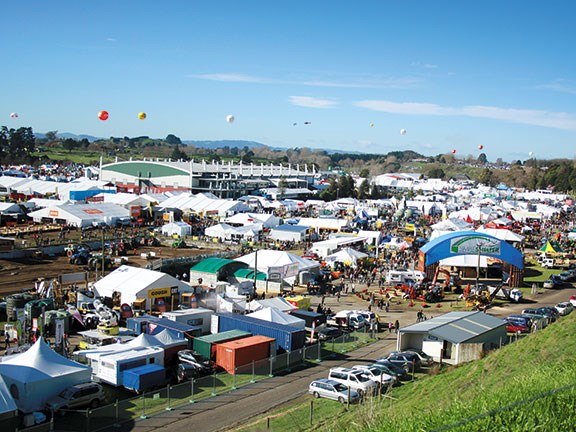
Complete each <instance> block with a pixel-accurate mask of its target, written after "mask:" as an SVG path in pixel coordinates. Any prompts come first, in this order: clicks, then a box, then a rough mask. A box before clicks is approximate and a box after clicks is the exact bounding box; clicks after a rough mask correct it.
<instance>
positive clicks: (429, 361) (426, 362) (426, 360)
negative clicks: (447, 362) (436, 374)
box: [402, 348, 434, 367]
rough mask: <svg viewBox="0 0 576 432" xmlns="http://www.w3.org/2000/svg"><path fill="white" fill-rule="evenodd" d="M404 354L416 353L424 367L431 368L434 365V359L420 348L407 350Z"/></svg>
mask: <svg viewBox="0 0 576 432" xmlns="http://www.w3.org/2000/svg"><path fill="white" fill-rule="evenodd" d="M402 352H407V353H414V354H416V355H417V356H418V358H419V359H420V363H421V364H422V366H424V367H430V366H432V365H433V364H434V359H433V358H432V357H431V356H429V355H428V354H426V353H425V352H424V351H422V350H421V349H418V348H405V349H404V350H403V351H402Z"/></svg>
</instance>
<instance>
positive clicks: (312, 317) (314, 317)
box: [290, 309, 326, 331]
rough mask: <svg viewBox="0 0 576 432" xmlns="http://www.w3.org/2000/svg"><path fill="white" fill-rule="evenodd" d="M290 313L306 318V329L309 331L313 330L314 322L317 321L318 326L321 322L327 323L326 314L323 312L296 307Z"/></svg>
mask: <svg viewBox="0 0 576 432" xmlns="http://www.w3.org/2000/svg"><path fill="white" fill-rule="evenodd" d="M290 315H292V316H295V317H296V318H300V319H302V320H304V322H305V323H306V330H308V331H310V330H312V324H313V323H314V322H315V323H316V327H318V326H319V325H321V324H326V315H324V314H321V313H317V312H312V311H307V310H303V309H296V310H293V311H292V312H290Z"/></svg>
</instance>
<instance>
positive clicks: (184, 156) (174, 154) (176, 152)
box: [170, 144, 190, 161]
mask: <svg viewBox="0 0 576 432" xmlns="http://www.w3.org/2000/svg"><path fill="white" fill-rule="evenodd" d="M170 158H171V159H174V160H180V159H182V160H185V161H187V160H190V158H188V155H187V154H186V153H185V152H183V151H182V150H180V147H179V146H178V144H176V147H174V150H173V151H172V155H171V156H170Z"/></svg>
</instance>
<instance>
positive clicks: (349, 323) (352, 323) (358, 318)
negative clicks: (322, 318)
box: [326, 310, 367, 330]
mask: <svg viewBox="0 0 576 432" xmlns="http://www.w3.org/2000/svg"><path fill="white" fill-rule="evenodd" d="M326 324H327V325H329V326H332V327H340V328H344V329H349V330H360V329H363V328H364V327H365V326H366V325H367V323H366V318H364V315H362V314H361V313H358V312H354V311H349V310H343V311H340V312H338V313H336V314H335V315H332V316H331V317H329V318H328V319H327V320H326Z"/></svg>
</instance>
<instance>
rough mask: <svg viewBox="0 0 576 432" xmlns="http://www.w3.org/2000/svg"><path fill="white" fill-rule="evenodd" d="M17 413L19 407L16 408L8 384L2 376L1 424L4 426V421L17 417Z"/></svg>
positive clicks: (0, 391)
mask: <svg viewBox="0 0 576 432" xmlns="http://www.w3.org/2000/svg"><path fill="white" fill-rule="evenodd" d="M17 411H18V407H17V406H16V402H14V398H13V397H12V395H11V394H10V390H9V389H8V386H7V385H6V382H5V381H4V379H3V378H2V376H0V424H2V420H5V419H7V418H10V417H13V416H15V415H17V414H18V413H17Z"/></svg>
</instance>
